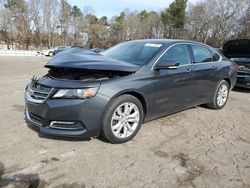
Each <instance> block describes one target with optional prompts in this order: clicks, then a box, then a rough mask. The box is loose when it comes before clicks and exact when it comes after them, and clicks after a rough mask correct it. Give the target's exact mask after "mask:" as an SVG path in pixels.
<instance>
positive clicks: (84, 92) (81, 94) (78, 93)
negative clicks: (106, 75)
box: [52, 87, 98, 99]
mask: <svg viewBox="0 0 250 188" xmlns="http://www.w3.org/2000/svg"><path fill="white" fill-rule="evenodd" d="M97 91H98V87H92V88H87V89H59V90H58V91H57V92H56V93H55V94H54V96H53V97H52V98H65V99H86V98H91V97H94V96H95V94H96V93H97Z"/></svg>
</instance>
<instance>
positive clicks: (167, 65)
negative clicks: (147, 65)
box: [155, 60, 180, 70]
mask: <svg viewBox="0 0 250 188" xmlns="http://www.w3.org/2000/svg"><path fill="white" fill-rule="evenodd" d="M179 65H180V63H179V62H178V61H172V60H166V61H160V62H159V63H157V65H156V67H155V70H160V69H178V67H179Z"/></svg>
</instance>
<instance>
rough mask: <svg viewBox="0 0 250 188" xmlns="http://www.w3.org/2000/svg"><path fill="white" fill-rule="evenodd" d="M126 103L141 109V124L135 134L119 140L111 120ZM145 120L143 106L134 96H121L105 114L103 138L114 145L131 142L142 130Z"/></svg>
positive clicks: (111, 104) (139, 123)
mask: <svg viewBox="0 0 250 188" xmlns="http://www.w3.org/2000/svg"><path fill="white" fill-rule="evenodd" d="M124 103H133V104H135V105H136V106H137V108H138V109H139V114H140V115H139V122H138V125H137V127H136V128H135V130H134V131H133V133H132V134H131V135H130V136H128V137H127V138H118V137H116V136H115V135H114V133H113V131H112V129H111V126H112V125H111V120H112V116H113V114H114V113H115V111H116V109H117V108H118V107H119V106H120V105H122V104H124ZM143 118H144V112H143V106H142V104H141V102H140V101H139V100H138V99H137V98H136V97H134V96H132V95H127V94H126V95H121V96H119V97H117V98H116V99H114V100H113V101H112V102H111V103H110V105H109V106H108V107H107V111H106V112H105V114H104V118H103V122H102V136H103V137H104V138H106V139H107V140H108V141H109V142H111V143H113V144H119V143H124V142H127V141H129V140H131V139H132V138H133V137H134V136H135V135H136V134H137V133H138V131H139V130H140V128H141V124H142V122H143Z"/></svg>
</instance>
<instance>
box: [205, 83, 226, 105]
mask: <svg viewBox="0 0 250 188" xmlns="http://www.w3.org/2000/svg"><path fill="white" fill-rule="evenodd" d="M228 96H229V84H228V82H227V81H226V80H222V81H221V82H220V83H219V84H218V86H217V88H216V90H215V93H214V96H213V98H212V102H211V103H209V104H207V106H208V107H209V108H212V109H215V110H219V109H222V108H223V107H224V106H225V105H226V103H227V100H228Z"/></svg>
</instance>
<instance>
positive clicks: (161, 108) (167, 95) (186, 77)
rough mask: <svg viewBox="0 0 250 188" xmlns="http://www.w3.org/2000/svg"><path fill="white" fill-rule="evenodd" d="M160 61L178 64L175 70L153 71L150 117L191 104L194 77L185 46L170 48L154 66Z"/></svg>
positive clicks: (179, 45) (178, 45)
mask: <svg viewBox="0 0 250 188" xmlns="http://www.w3.org/2000/svg"><path fill="white" fill-rule="evenodd" d="M161 61H175V62H179V66H178V68H176V69H159V70H154V73H153V74H154V76H153V78H154V81H153V88H154V92H153V95H152V96H151V99H152V100H151V101H152V103H153V104H151V106H152V108H151V109H152V114H151V115H152V117H157V116H161V115H163V114H168V113H172V112H175V111H178V110H181V109H184V108H186V107H188V106H191V105H192V104H193V99H192V97H193V89H194V88H193V87H194V77H193V75H192V64H191V60H190V55H189V51H188V48H187V45H186V44H177V45H174V46H172V47H170V48H169V49H168V50H167V51H166V52H165V53H164V54H163V55H162V56H161V57H160V58H159V60H158V61H157V62H156V64H155V66H157V63H159V62H161Z"/></svg>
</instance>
